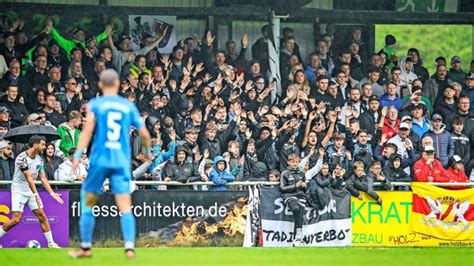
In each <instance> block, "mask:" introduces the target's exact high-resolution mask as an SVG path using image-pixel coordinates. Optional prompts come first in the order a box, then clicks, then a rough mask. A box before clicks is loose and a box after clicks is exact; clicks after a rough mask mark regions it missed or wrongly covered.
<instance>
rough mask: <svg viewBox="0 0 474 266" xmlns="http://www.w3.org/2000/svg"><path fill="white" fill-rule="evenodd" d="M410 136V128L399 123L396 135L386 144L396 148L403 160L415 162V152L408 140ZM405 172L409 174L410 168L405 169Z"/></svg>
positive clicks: (405, 124)
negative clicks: (393, 145)
mask: <svg viewBox="0 0 474 266" xmlns="http://www.w3.org/2000/svg"><path fill="white" fill-rule="evenodd" d="M409 134H410V127H409V126H408V124H407V123H401V124H400V128H399V130H398V134H397V135H395V136H394V137H392V138H391V139H390V140H389V141H388V143H393V144H395V145H396V146H397V154H398V155H400V156H401V157H402V159H403V160H408V161H410V162H411V161H413V160H415V156H416V153H415V150H414V149H413V143H412V142H411V140H410V139H409V138H408V135H409ZM404 170H405V172H407V174H409V173H410V167H408V166H407V167H405V169H404Z"/></svg>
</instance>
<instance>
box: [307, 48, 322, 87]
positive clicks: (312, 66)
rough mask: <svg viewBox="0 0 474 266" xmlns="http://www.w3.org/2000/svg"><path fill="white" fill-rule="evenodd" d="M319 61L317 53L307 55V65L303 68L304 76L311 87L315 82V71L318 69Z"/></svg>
mask: <svg viewBox="0 0 474 266" xmlns="http://www.w3.org/2000/svg"><path fill="white" fill-rule="evenodd" d="M320 63H321V59H320V58H319V55H318V53H316V52H313V53H311V54H310V55H309V64H308V65H307V66H306V67H305V70H304V72H305V74H306V77H307V78H308V81H309V84H310V85H313V84H314V83H315V82H316V71H317V70H318V68H319V67H320Z"/></svg>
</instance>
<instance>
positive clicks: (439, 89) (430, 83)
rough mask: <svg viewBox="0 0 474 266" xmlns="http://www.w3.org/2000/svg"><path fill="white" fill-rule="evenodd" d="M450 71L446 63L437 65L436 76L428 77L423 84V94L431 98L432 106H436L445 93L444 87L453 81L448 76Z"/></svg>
mask: <svg viewBox="0 0 474 266" xmlns="http://www.w3.org/2000/svg"><path fill="white" fill-rule="evenodd" d="M447 74H448V71H447V70H446V66H445V65H439V66H437V67H436V73H435V75H434V77H432V78H430V79H428V80H427V81H426V83H425V84H424V85H423V96H425V97H426V98H428V99H430V103H431V106H434V105H435V104H436V103H437V102H438V101H439V99H440V98H441V97H442V95H444V89H445V88H446V86H448V85H449V84H451V83H452V82H453V81H452V80H451V79H449V78H448V77H447Z"/></svg>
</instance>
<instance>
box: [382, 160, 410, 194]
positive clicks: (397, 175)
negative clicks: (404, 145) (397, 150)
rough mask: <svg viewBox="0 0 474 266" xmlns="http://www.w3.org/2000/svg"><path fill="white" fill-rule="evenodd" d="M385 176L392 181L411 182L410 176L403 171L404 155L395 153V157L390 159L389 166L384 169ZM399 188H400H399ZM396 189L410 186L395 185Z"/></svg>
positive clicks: (405, 188)
mask: <svg viewBox="0 0 474 266" xmlns="http://www.w3.org/2000/svg"><path fill="white" fill-rule="evenodd" d="M383 173H384V175H385V177H386V178H387V179H388V180H390V181H392V182H411V178H410V176H409V175H408V174H407V173H406V172H405V171H403V168H402V157H400V155H398V154H395V156H394V158H393V159H392V160H390V161H389V163H388V167H385V168H384V169H383ZM397 188H398V189H397ZM395 190H404V191H408V190H410V187H409V186H400V187H395Z"/></svg>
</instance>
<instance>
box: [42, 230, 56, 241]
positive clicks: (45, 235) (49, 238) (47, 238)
mask: <svg viewBox="0 0 474 266" xmlns="http://www.w3.org/2000/svg"><path fill="white" fill-rule="evenodd" d="M44 237H46V240H47V241H48V244H52V243H54V239H53V234H52V233H51V231H49V232H45V233H44Z"/></svg>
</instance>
